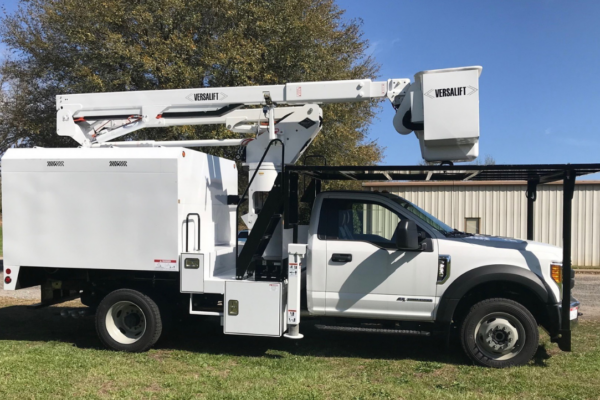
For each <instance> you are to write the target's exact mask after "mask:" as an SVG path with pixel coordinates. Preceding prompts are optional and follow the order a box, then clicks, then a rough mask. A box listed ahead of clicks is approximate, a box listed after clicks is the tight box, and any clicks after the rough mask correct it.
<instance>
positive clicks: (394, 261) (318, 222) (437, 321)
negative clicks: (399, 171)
mask: <svg viewBox="0 0 600 400" xmlns="http://www.w3.org/2000/svg"><path fill="white" fill-rule="evenodd" d="M307 242H308V249H307V256H306V260H307V263H306V264H307V268H306V293H307V309H308V312H309V313H310V314H311V315H314V316H325V317H333V318H354V319H366V320H373V319H376V320H381V321H385V320H388V321H402V323H403V324H404V325H405V326H409V327H410V328H411V329H412V330H415V327H418V329H417V331H422V330H426V331H429V332H434V331H436V330H445V329H446V328H448V327H452V326H454V327H455V329H460V328H461V327H464V322H465V321H467V322H468V321H469V318H468V317H469V314H470V313H471V312H472V311H473V309H472V308H473V307H474V306H476V305H478V304H480V303H483V306H482V307H484V308H486V309H487V308H489V311H490V312H489V313H488V314H486V315H484V316H483V317H482V318H487V317H488V316H491V317H490V318H488V319H487V320H483V319H481V318H480V320H479V321H477V324H478V325H477V324H476V325H477V326H476V327H475V328H476V329H474V330H473V332H472V333H473V334H472V337H471V339H472V340H476V341H477V340H479V341H481V342H482V343H481V344H482V346H481V347H482V348H484V351H487V352H488V354H487V356H484V357H485V358H487V359H488V360H489V362H490V365H494V363H502V362H503V360H504V358H506V360H509V359H510V358H511V357H507V355H509V353H510V351H507V350H510V349H513V350H514V351H516V350H517V348H516V347H515V346H514V345H513V343H515V342H513V341H512V340H511V341H510V342H509V341H508V340H509V339H511V338H510V336H511V335H512V336H513V337H519V334H520V338H521V339H520V341H521V343H519V344H517V346H519V345H520V346H523V345H524V343H523V340H524V336H527V335H528V334H527V332H526V331H527V329H526V325H527V322H528V323H529V324H530V325H532V326H535V327H536V332H535V333H533V332H529V336H535V337H536V338H537V325H538V324H539V325H541V326H543V327H544V328H545V329H546V330H547V331H548V332H549V333H550V335H551V336H556V335H557V331H558V326H559V324H558V320H559V313H560V300H561V290H562V277H560V276H559V275H560V274H559V271H560V269H561V267H562V249H560V248H558V247H555V246H550V245H546V244H542V243H538V242H533V241H524V240H517V239H510V238H500V237H492V236H485V235H472V234H468V233H464V232H460V231H457V230H456V229H453V228H452V227H450V226H448V225H447V224H445V223H444V222H442V221H440V220H439V219H437V218H436V217H434V216H433V215H431V214H429V213H428V212H426V211H424V210H423V209H421V208H420V207H419V206H417V205H415V204H413V203H411V202H409V201H407V200H405V199H403V198H401V197H398V196H395V195H392V194H389V193H379V192H364V191H362V192H361V191H334V192H324V193H320V194H319V195H318V196H317V197H316V199H315V203H314V207H313V212H312V215H311V220H310V225H309V229H308V241H307ZM494 299H495V300H498V301H497V302H496V303H498V304H499V307H495V305H494V301H493V300H494ZM506 301H510V302H512V303H514V304H512V303H507V304H503V302H506ZM486 302H487V303H486ZM515 305H516V306H517V308H520V309H519V310H517V311H515V312H508V311H507V310H508V309H510V308H511V307H513V306H515ZM498 309H499V310H504V311H502V312H501V313H500V314H497V313H498V312H499V311H498ZM475 311H477V310H475ZM525 311H527V312H526V313H525ZM519 312H521V313H522V314H523V315H525V314H529V315H528V316H527V318H529V319H530V321H519V319H518V318H515V315H518V314H519ZM533 315H535V317H533ZM523 318H525V317H523ZM576 318H577V315H576V313H575V315H574V316H573V319H576ZM525 319H526V318H525ZM329 320H330V321H331V319H329ZM334 321H335V319H334ZM388 325H389V324H388ZM400 325H402V324H400ZM495 332H500V333H495ZM506 332H509V334H506ZM494 335H497V336H498V340H491V344H490V343H487V341H486V340H487V339H489V338H495V336H494ZM484 336H485V337H484ZM465 340H466V339H465ZM516 341H518V339H517V340H516ZM463 345H464V346H465V347H468V343H465V342H464V340H463ZM494 346H495V347H498V349H496V348H495V347H494ZM535 347H536V348H537V340H536V345H535ZM497 350H499V351H500V352H498V351H497ZM519 351H520V350H519ZM530 351H532V350H530ZM499 354H500V355H501V356H500V357H498V355H499ZM515 356H517V355H516V354H515ZM504 361H505V360H504ZM513 361H514V360H513Z"/></svg>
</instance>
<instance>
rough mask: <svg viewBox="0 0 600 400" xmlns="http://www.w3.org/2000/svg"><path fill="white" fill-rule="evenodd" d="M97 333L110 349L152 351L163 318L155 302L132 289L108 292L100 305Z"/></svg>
mask: <svg viewBox="0 0 600 400" xmlns="http://www.w3.org/2000/svg"><path fill="white" fill-rule="evenodd" d="M96 331H97V332H98V337H99V338H100V340H101V341H102V343H103V344H104V345H105V346H106V347H108V348H109V349H112V350H116V351H126V352H132V353H138V352H144V351H147V350H148V349H150V348H151V347H152V346H153V345H154V344H155V343H156V342H157V341H158V339H159V338H160V335H161V333H162V319H161V315H160V311H159V308H158V306H157V305H156V303H155V302H154V300H152V299H151V298H150V297H148V296H146V295H145V294H143V293H141V292H138V291H136V290H132V289H119V290H115V291H114V292H111V293H109V294H108V295H107V296H106V297H105V298H104V299H103V300H102V301H101V302H100V305H99V306H98V310H97V312H96Z"/></svg>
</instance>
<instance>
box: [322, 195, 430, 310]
mask: <svg viewBox="0 0 600 400" xmlns="http://www.w3.org/2000/svg"><path fill="white" fill-rule="evenodd" d="M336 195H337V196H340V195H341V194H332V195H330V196H332V197H328V198H325V199H324V200H323V205H322V207H321V215H320V224H319V238H320V239H323V238H325V239H326V257H327V261H326V268H327V272H326V275H327V281H326V294H325V296H326V299H325V307H326V310H325V314H326V315H330V316H342V315H343V316H346V317H366V318H383V319H407V320H432V319H433V318H432V315H433V309H434V307H435V302H436V300H435V292H436V274H437V263H438V253H437V241H436V240H435V239H431V238H429V240H428V241H427V242H428V244H430V245H429V247H430V248H429V249H427V250H426V251H403V250H398V249H397V248H396V245H395V231H396V227H397V225H398V222H400V220H402V219H404V218H407V217H406V216H404V215H403V214H402V213H401V212H400V211H399V210H397V209H396V207H394V204H393V203H391V202H390V203H391V204H390V203H388V202H387V201H386V200H385V199H383V198H381V199H375V200H374V199H373V196H372V195H368V194H366V195H361V194H353V198H348V196H347V194H346V196H345V197H344V198H341V197H336ZM354 196H356V197H354ZM423 232H424V231H423Z"/></svg>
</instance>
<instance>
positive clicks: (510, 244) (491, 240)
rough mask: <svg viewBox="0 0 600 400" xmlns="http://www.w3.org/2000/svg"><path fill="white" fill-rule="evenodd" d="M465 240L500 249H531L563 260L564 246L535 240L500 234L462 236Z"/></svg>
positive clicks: (533, 251) (554, 258)
mask: <svg viewBox="0 0 600 400" xmlns="http://www.w3.org/2000/svg"><path fill="white" fill-rule="evenodd" d="M462 240H463V241H465V242H467V243H471V244H474V245H479V246H488V247H495V248H499V249H512V250H521V251H529V252H532V253H535V254H540V255H541V254H542V253H543V254H545V255H546V257H545V258H551V259H552V261H561V260H562V248H560V247H557V246H553V245H551V244H546V243H541V242H534V241H533V240H521V239H513V238H505V237H499V236H487V235H474V236H467V237H464V238H462Z"/></svg>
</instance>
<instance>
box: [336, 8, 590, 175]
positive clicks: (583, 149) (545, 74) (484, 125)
mask: <svg viewBox="0 0 600 400" xmlns="http://www.w3.org/2000/svg"><path fill="white" fill-rule="evenodd" d="M338 3H339V4H340V5H341V6H342V7H343V8H345V9H346V10H347V13H346V16H347V17H348V18H362V20H363V21H364V25H363V30H364V37H365V38H367V39H369V41H370V50H369V51H370V52H371V54H372V55H373V57H375V58H376V60H377V61H378V62H379V63H380V64H381V72H380V77H381V78H382V79H388V78H412V77H413V75H414V73H415V72H418V71H421V70H426V69H438V68H449V67H460V66H468V65H481V66H483V73H482V75H481V78H480V82H479V85H480V134H481V138H480V158H481V159H483V157H484V156H485V155H488V154H489V155H491V156H493V157H494V158H495V159H496V161H497V162H498V163H501V164H513V163H523V164H532V163H591V162H600V126H599V125H600V124H599V122H600V121H599V117H600V23H599V20H600V1H591V0H590V1H558V0H546V1H533V0H531V1H513V0H504V1H483V0H478V1H462V0H452V1H442V0H439V1H408V0H400V1H399V0H369V1H360V0H340V1H339V2H338ZM392 118H393V110H392V108H391V106H389V105H388V104H384V107H383V111H382V112H381V113H380V115H379V120H378V121H376V122H375V123H374V124H373V125H372V127H371V130H370V135H371V138H373V139H377V140H378V141H379V143H380V144H382V145H384V146H386V150H385V159H384V163H385V164H400V165H404V164H415V163H417V162H419V161H420V151H419V147H418V142H417V140H416V138H414V136H411V137H409V138H407V137H403V136H400V135H398V134H397V133H395V131H394V129H393V127H392ZM594 178H599V179H600V176H599V175H596V176H594Z"/></svg>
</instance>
